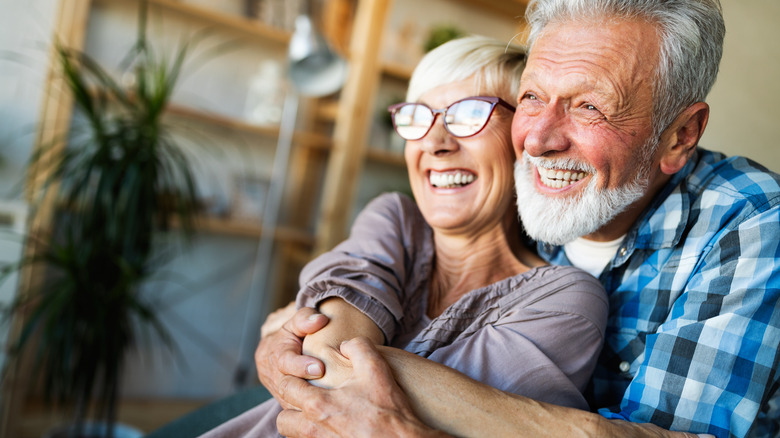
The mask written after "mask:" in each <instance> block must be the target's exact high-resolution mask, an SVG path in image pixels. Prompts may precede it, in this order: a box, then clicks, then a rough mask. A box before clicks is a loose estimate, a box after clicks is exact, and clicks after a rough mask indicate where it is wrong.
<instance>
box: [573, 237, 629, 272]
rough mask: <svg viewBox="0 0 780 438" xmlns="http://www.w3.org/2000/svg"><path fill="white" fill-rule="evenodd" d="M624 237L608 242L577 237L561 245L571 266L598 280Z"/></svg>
mask: <svg viewBox="0 0 780 438" xmlns="http://www.w3.org/2000/svg"><path fill="white" fill-rule="evenodd" d="M624 237H626V236H625V235H623V236H620V237H618V238H617V239H615V240H611V241H609V242H596V241H595V240H588V239H585V238H583V237H579V238H577V239H576V240H574V241H571V242H569V243H567V244H565V245H563V250H564V252H566V257H568V258H569V261H570V262H571V264H572V265H574V266H576V267H578V268H580V269H582V270H583V271H585V272H587V273H588V274H590V275H592V276H594V277H596V278H598V276H599V275H601V271H603V270H604V268H605V267H606V266H607V264H608V263H609V262H610V261H611V260H612V258H613V257H614V256H615V253H616V252H617V250H618V248H620V244H621V243H623V238H624Z"/></svg>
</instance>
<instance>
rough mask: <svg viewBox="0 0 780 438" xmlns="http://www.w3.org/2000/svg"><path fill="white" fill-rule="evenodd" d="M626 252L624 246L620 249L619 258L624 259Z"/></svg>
mask: <svg viewBox="0 0 780 438" xmlns="http://www.w3.org/2000/svg"><path fill="white" fill-rule="evenodd" d="M627 252H628V250H627V249H626V247H625V246H624V247H623V248H620V257H625V256H626V253H627Z"/></svg>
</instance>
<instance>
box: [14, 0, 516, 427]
mask: <svg viewBox="0 0 780 438" xmlns="http://www.w3.org/2000/svg"><path fill="white" fill-rule="evenodd" d="M119 1H121V2H126V3H132V4H138V2H139V0H57V2H58V3H59V9H60V13H59V16H58V17H57V20H58V24H57V25H56V29H55V32H56V33H57V35H59V36H60V40H61V42H62V43H63V44H65V45H67V46H69V47H72V48H74V49H83V48H84V38H85V32H86V28H87V22H88V18H89V14H90V10H91V8H95V7H109V6H111V5H114V4H115V3H116V2H119ZM148 1H149V5H150V10H151V11H152V12H153V13H157V14H159V15H162V16H165V15H166V14H174V15H175V16H177V17H180V18H184V19H185V20H186V21H191V22H192V23H194V24H196V25H198V26H200V27H203V26H206V27H209V28H214V29H215V31H217V32H227V33H234V34H239V35H240V37H241V39H242V40H243V39H246V40H247V42H249V43H250V44H251V43H253V42H254V43H257V44H258V46H269V45H270V46H272V47H277V48H280V49H283V48H284V47H286V45H287V44H288V43H289V41H290V38H291V33H290V32H289V31H286V30H282V29H278V28H275V27H272V26H268V25H265V24H263V23H261V22H259V21H257V20H253V19H249V18H246V17H242V16H234V15H230V14H228V13H223V12H219V11H217V10H212V9H209V8H207V7H203V6H199V5H195V4H190V3H187V1H186V0H148ZM396 1H397V0H396ZM451 2H452V4H453V5H457V6H458V7H466V8H475V9H479V10H481V11H488V12H489V13H492V14H494V15H495V16H496V17H501V19H507V18H509V19H512V18H513V17H518V16H519V15H521V14H520V13H518V12H520V11H522V10H524V7H525V5H526V4H527V1H526V0H451ZM354 4H355V5H356V9H355V11H354V21H353V22H352V23H351V28H352V35H351V39H350V41H351V43H350V45H349V49H348V53H347V54H346V56H347V58H348V60H349V63H350V78H349V79H348V82H347V84H346V85H345V86H344V88H343V89H342V90H341V92H340V93H339V94H337V95H335V96H329V97H328V98H327V99H321V100H318V101H314V102H313V107H312V108H311V111H310V112H311V116H310V117H309V119H308V121H310V120H315V121H316V123H313V125H317V126H318V127H319V126H320V125H324V126H326V128H325V129H321V130H320V129H318V130H317V131H314V130H313V128H311V127H309V126H308V124H307V125H306V126H307V129H310V130H299V131H297V132H296V133H295V134H294V138H293V142H294V147H293V161H294V164H293V166H292V169H291V170H290V173H291V175H290V181H291V182H292V184H290V186H291V189H290V193H292V194H293V195H292V196H293V197H295V198H296V199H293V200H292V201H291V204H292V211H294V212H295V213H296V214H297V213H299V212H300V214H299V215H300V216H301V217H294V218H293V219H291V220H290V222H293V221H294V222H295V223H281V224H280V225H279V226H278V227H277V229H276V230H275V232H274V238H275V241H276V242H277V243H278V244H279V253H280V260H281V261H282V264H283V265H285V266H286V268H285V272H283V273H282V274H283V275H284V276H286V277H288V278H289V279H290V281H295V279H294V278H293V277H295V276H297V272H295V273H294V274H295V275H293V271H294V270H295V269H296V268H298V267H300V266H302V265H303V264H305V263H306V262H307V261H308V260H309V259H310V258H311V257H312V256H314V255H316V254H317V253H318V252H320V251H325V250H328V249H330V248H331V247H332V246H333V245H334V244H336V243H337V242H339V241H341V240H342V239H343V237H344V235H345V232H346V229H347V225H348V222H349V217H350V212H351V210H352V208H353V205H354V203H355V198H356V186H357V185H358V184H359V183H360V179H359V177H360V175H361V173H362V170H363V165H364V164H365V163H366V162H375V163H380V164H386V165H390V166H397V167H398V170H399V172H405V163H404V158H403V156H402V154H399V153H395V152H392V151H389V150H383V149H378V148H371V147H370V145H368V144H367V143H368V141H367V139H368V134H369V125H370V124H371V113H372V111H373V103H374V100H375V98H376V95H377V91H378V87H379V86H380V83H381V81H382V80H387V79H390V80H392V81H401V82H406V81H408V80H409V78H410V77H411V74H412V70H413V66H408V65H403V64H399V63H394V62H386V61H384V60H383V59H382V50H381V49H382V48H381V38H382V36H383V34H384V27H385V26H386V18H387V17H388V15H389V14H390V13H391V11H392V7H393V1H392V0H355V2H354ZM128 18H129V19H134V17H128ZM64 88H65V87H63V86H62V85H59V84H57V79H56V78H55V75H54V74H53V73H50V79H49V81H48V83H47V92H45V93H44V95H45V96H47V101H46V102H45V103H44V105H43V110H42V112H43V114H42V116H41V120H42V122H43V123H42V125H41V128H40V131H41V132H48V133H53V132H56V133H60V134H61V133H63V132H66V131H67V127H68V126H69V123H70V120H71V116H70V111H71V108H72V101H71V100H70V99H69V98H68V97H67V96H62V95H61V93H60V91H61V90H62V89H64ZM168 114H169V116H170V117H175V118H177V119H178V120H184V121H189V122H192V123H195V124H199V125H205V126H209V127H214V128H217V129H218V130H223V129H224V130H226V131H230V132H234V133H238V134H241V135H242V136H257V137H258V138H263V139H270V140H273V139H276V138H277V137H278V135H279V129H278V128H273V127H263V126H257V125H253V124H251V123H247V122H246V121H244V120H242V119H240V118H237V117H232V116H227V115H224V114H221V113H218V112H216V111H210V110H207V109H201V108H193V107H191V106H184V105H180V104H176V105H171V106H170V107H169V108H168ZM304 119H305V118H304ZM331 130H332V134H331V133H330V131H331ZM46 141H47V139H46V138H42V140H41V141H40V143H42V144H45V143H46ZM48 141H49V142H51V139H48ZM267 144H268V142H267V141H266V142H264V145H263V146H262V147H269V146H268V145H267ZM251 147H254V146H251ZM313 168H315V170H314V171H311V170H310V169H313ZM323 181H324V184H323ZM320 184H323V186H322V187H321V192H320V187H319V185H320ZM31 187H35V184H31ZM52 202H53V200H52ZM54 207H55V206H54V205H53V204H51V205H49V206H48V207H46V208H43V209H42V210H41V211H42V213H41V214H39V215H38V216H37V217H36V218H35V223H34V225H32V227H33V229H34V228H36V227H38V226H39V224H44V225H45V224H47V223H49V222H50V221H51V216H52V214H53V213H52V212H53V211H54ZM315 208H319V211H314V209H315ZM310 213H311V214H310ZM315 215H316V217H317V219H316V227H317V228H316V230H315V231H314V232H312V231H310V229H311V227H310V226H309V225H308V224H307V222H313V220H312V218H311V217H313V216H315ZM293 216H295V214H294V215H293ZM310 216H311V217H310ZM196 226H197V228H198V230H199V231H200V232H202V233H211V234H219V235H226V236H238V237H247V238H255V239H256V238H258V237H259V236H260V235H261V233H262V225H261V224H259V221H258V222H255V221H249V220H240V219H237V218H230V217H225V218H222V217H208V216H203V217H199V218H197V219H196ZM32 277H34V275H31V274H28V275H27V277H26V278H22V279H21V282H22V284H24V283H25V282H27V283H30V282H31V278H32ZM293 292H294V291H293ZM19 389H20V388H16V390H19ZM3 395H4V400H8V401H9V404H10V406H11V407H12V408H13V409H7V410H6V412H4V414H3V415H4V421H5V424H6V425H7V424H8V422H9V421H17V422H19V421H20V420H19V417H20V412H21V406H23V405H24V395H25V394H24V392H23V391H22V392H21V394H20V393H18V392H14V393H12V394H9V393H5V394H3ZM150 403H152V405H155V406H157V405H158V404H160V403H163V404H164V401H161V402H155V401H151V402H150ZM155 403H156V404H155ZM153 409H156V408H153ZM14 416H16V417H15V418H14ZM9 418H10V420H9ZM0 426H2V425H0ZM7 430H9V429H8V428H0V436H4V435H3V434H4V432H6V431H7ZM9 436H12V435H9Z"/></svg>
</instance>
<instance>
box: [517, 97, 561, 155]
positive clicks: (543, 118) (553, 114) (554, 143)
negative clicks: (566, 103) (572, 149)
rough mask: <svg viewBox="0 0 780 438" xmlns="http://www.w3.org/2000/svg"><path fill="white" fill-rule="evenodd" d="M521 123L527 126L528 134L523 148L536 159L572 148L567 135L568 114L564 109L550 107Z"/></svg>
mask: <svg viewBox="0 0 780 438" xmlns="http://www.w3.org/2000/svg"><path fill="white" fill-rule="evenodd" d="M521 123H523V124H525V125H526V128H525V129H526V132H527V134H526V136H525V141H524V142H523V148H524V149H525V150H526V151H528V153H529V154H531V155H532V156H534V157H541V156H543V155H545V154H549V153H550V152H560V151H564V150H566V149H568V148H569V146H570V142H569V139H568V136H567V135H566V113H565V110H563V109H562V108H559V107H557V106H555V105H548V106H547V107H545V108H544V109H543V110H542V111H541V112H540V113H539V114H537V115H536V116H533V117H526V118H524V120H522V122H521Z"/></svg>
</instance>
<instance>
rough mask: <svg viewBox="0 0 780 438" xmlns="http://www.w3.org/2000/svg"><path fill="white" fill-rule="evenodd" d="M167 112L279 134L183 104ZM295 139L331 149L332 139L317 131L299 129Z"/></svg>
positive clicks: (258, 132)
mask: <svg viewBox="0 0 780 438" xmlns="http://www.w3.org/2000/svg"><path fill="white" fill-rule="evenodd" d="M166 110H167V112H168V113H169V114H171V115H173V116H177V117H183V118H186V119H190V120H195V121H198V122H202V123H206V124H209V125H212V126H215V127H221V128H226V129H230V130H234V131H238V132H243V133H246V134H251V135H261V136H265V137H271V138H276V137H277V136H278V135H279V128H278V127H269V126H259V125H254V124H252V123H249V122H246V121H244V120H241V119H238V118H234V117H230V116H225V115H222V114H216V113H212V112H208V111H204V110H198V109H194V108H190V107H187V106H183V105H169V106H168V108H167V109H166ZM293 141H294V142H295V143H297V144H300V145H303V146H304V147H310V148H315V149H329V148H330V146H331V144H332V140H331V138H330V137H328V136H326V135H322V134H319V133H316V132H307V131H299V132H296V133H295V134H293Z"/></svg>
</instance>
